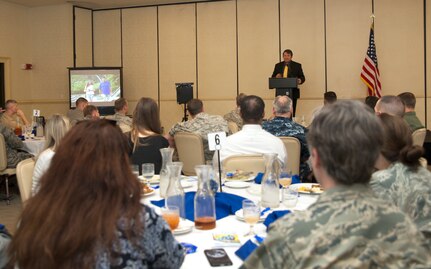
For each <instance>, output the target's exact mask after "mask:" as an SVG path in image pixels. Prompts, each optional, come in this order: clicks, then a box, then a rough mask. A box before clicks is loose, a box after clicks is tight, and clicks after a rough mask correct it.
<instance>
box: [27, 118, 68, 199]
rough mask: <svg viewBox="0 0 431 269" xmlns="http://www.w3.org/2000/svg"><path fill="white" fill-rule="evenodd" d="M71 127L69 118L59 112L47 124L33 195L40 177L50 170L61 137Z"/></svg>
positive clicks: (37, 163)
mask: <svg viewBox="0 0 431 269" xmlns="http://www.w3.org/2000/svg"><path fill="white" fill-rule="evenodd" d="M69 129H70V124H69V120H68V119H67V118H66V117H64V116H62V115H59V114H54V115H52V116H51V118H49V119H48V121H47V123H46V125H45V139H46V143H45V150H44V151H42V152H41V153H40V154H39V156H38V157H37V161H36V164H35V166H34V171H33V183H32V187H31V193H32V195H34V194H36V192H37V191H38V190H39V187H40V186H39V184H40V178H41V177H42V176H43V174H44V173H45V172H46V170H48V168H49V165H50V163H51V159H52V157H53V156H54V153H55V151H56V149H57V147H58V145H59V144H60V141H61V139H62V138H63V136H64V135H65V134H66V133H67V131H68V130H69Z"/></svg>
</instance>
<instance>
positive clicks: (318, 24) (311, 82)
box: [271, 0, 328, 113]
mask: <svg viewBox="0 0 431 269" xmlns="http://www.w3.org/2000/svg"><path fill="white" fill-rule="evenodd" d="M327 2H328V1H327ZM280 16H281V51H280V53H279V54H280V57H281V53H282V52H283V50H285V49H288V48H289V49H291V50H292V51H293V60H294V61H297V62H299V63H301V64H302V69H303V71H304V75H305V79H306V81H305V83H304V84H303V85H301V86H300V89H301V98H302V99H307V98H316V97H322V96H323V92H324V91H325V43H324V40H325V39H324V1H323V0H308V1H301V0H280ZM271 71H272V70H271ZM301 109H302V108H301V107H300V105H299V104H298V106H297V113H302V111H301Z"/></svg>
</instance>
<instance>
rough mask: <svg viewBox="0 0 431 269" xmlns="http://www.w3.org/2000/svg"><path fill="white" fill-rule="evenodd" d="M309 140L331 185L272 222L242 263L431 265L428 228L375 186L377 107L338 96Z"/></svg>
mask: <svg viewBox="0 0 431 269" xmlns="http://www.w3.org/2000/svg"><path fill="white" fill-rule="evenodd" d="M334 130H337V131H336V132H334ZM307 138H308V144H309V145H310V152H311V163H312V167H313V172H314V175H315V176H316V178H317V180H318V181H319V182H320V184H321V185H322V187H323V188H324V190H325V191H324V192H323V193H322V194H321V195H320V196H319V199H318V200H317V201H316V203H314V204H313V205H311V206H310V207H309V208H308V209H307V210H306V211H296V212H295V213H294V214H287V215H286V216H285V217H283V218H281V219H279V220H277V221H275V222H274V223H273V224H272V225H270V227H269V232H268V235H267V237H266V239H265V241H264V242H263V243H261V244H260V246H259V247H258V248H257V249H256V250H255V251H254V252H253V253H252V254H251V255H250V256H249V257H248V258H247V259H246V260H245V263H244V265H243V266H242V267H241V268H430V266H431V255H429V253H430V250H429V249H428V248H427V246H426V242H425V239H424V237H423V236H422V234H421V233H420V232H419V231H418V229H417V228H416V226H415V225H414V224H413V222H412V221H411V220H410V218H409V217H408V216H406V215H405V214H404V213H402V212H401V211H400V210H399V209H398V208H397V207H395V206H394V205H391V204H390V203H385V202H384V201H382V200H380V199H379V198H377V197H376V196H374V193H373V191H372V190H371V189H370V187H369V185H368V182H369V178H370V177H371V173H372V171H373V168H374V163H375V161H376V159H377V157H378V155H379V151H380V147H381V144H382V142H383V138H382V127H381V125H380V123H379V120H378V119H377V117H375V116H374V115H373V114H372V113H371V110H369V109H368V108H366V106H365V105H364V104H363V103H361V102H359V101H337V102H336V103H334V104H333V105H331V106H326V107H324V108H323V109H322V111H321V112H320V113H319V115H317V116H316V118H315V119H314V121H313V123H312V125H311V128H310V130H309V132H308V136H307Z"/></svg>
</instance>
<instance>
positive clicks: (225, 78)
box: [0, 0, 431, 128]
mask: <svg viewBox="0 0 431 269" xmlns="http://www.w3.org/2000/svg"><path fill="white" fill-rule="evenodd" d="M278 2H279V1H278V0H265V1H261V0H232V1H220V2H217V1H216V2H211V3H197V4H193V3H192V4H185V5H184V4H182V5H167V6H159V7H143V8H134V9H122V10H121V9H118V10H109V11H97V12H94V13H93V15H94V16H93V20H94V21H93V23H94V24H93V26H94V29H93V30H94V58H95V62H94V64H95V65H96V66H109V65H115V66H117V65H121V64H122V65H123V69H124V70H123V71H124V89H125V97H126V98H127V99H129V100H130V101H131V102H130V104H131V108H133V106H134V104H135V103H136V101H137V100H138V98H139V97H141V96H150V97H152V98H154V99H157V100H158V101H159V103H160V106H161V113H162V122H163V125H164V126H165V127H167V128H169V127H170V126H171V125H172V124H173V123H174V122H176V121H178V120H180V119H181V117H182V107H181V106H179V105H178V104H176V102H175V99H176V97H175V85H174V84H175V82H193V83H195V85H194V90H195V96H199V97H200V98H202V99H203V100H204V101H205V108H206V111H208V112H211V113H216V114H224V113H225V112H226V111H227V110H229V109H231V108H232V107H233V105H234V101H233V99H234V97H235V95H236V94H237V93H238V92H245V93H247V94H257V95H260V96H262V97H263V98H264V99H265V100H266V101H267V104H268V105H270V100H271V99H272V98H273V95H274V92H273V91H270V90H268V89H267V78H268V77H269V76H270V74H271V72H272V69H273V67H274V64H275V63H276V62H278V61H279V59H280V53H281V51H282V50H283V49H285V48H291V49H292V50H293V51H294V60H296V61H299V62H301V63H302V65H303V68H304V72H305V76H306V78H307V81H306V82H305V84H304V85H302V87H301V91H302V98H301V99H300V100H299V103H298V110H297V111H298V113H297V114H298V116H302V115H304V116H305V117H306V120H307V121H308V120H309V118H310V115H311V112H312V110H313V109H314V107H315V106H317V105H319V104H321V102H322V95H323V93H324V91H325V90H334V91H336V92H337V93H338V95H339V97H340V98H341V99H360V100H362V99H363V98H364V97H365V96H366V93H367V91H366V87H365V86H364V85H363V84H362V83H361V81H360V80H359V74H360V70H361V66H362V62H363V59H364V56H365V52H366V49H367V45H368V34H369V27H370V24H371V20H370V13H371V9H372V6H371V5H372V1H371V0H332V1H326V2H325V1H323V0H308V1H301V0H280V11H279V10H278V9H279V5H278ZM374 3H375V15H376V21H375V31H376V45H377V54H378V60H379V66H380V72H381V79H382V85H383V94H398V93H400V92H401V91H404V90H408V91H412V92H414V93H415V94H416V95H417V97H418V105H417V110H418V114H419V117H420V119H421V120H425V114H427V115H428V121H429V123H431V112H430V110H431V103H428V104H427V110H425V98H424V97H425V93H424V90H425V80H424V78H425V68H424V64H425V62H424V33H423V31H424V25H423V19H424V18H423V10H422V9H423V1H422V0H411V1H402V0H380V1H374ZM325 4H326V6H324V5H325ZM325 10H326V14H325ZM279 13H280V15H281V20H280V26H279V20H278V18H279V17H278V16H279ZM426 14H427V18H426V23H427V28H426V29H427V61H426V65H427V72H428V74H427V81H426V84H427V86H428V87H431V84H430V78H431V71H430V70H431V66H430V65H429V63H430V62H431V60H429V57H430V55H431V51H430V47H431V45H430V44H431V41H430V40H429V37H430V36H431V32H430V31H431V30H430V29H431V23H430V17H431V8H430V6H429V5H427V10H426ZM0 15H1V16H0V23H1V25H2V27H1V28H0V41H1V42H0V60H2V61H8V62H9V63H10V71H11V72H10V77H11V83H10V89H11V90H10V94H8V96H7V97H8V98H16V99H18V100H19V101H21V102H22V103H23V105H24V106H25V108H26V109H27V110H26V111H30V109H31V108H33V107H37V108H42V112H43V113H44V114H47V113H52V112H54V111H59V112H62V113H63V112H65V111H66V110H67V109H68V107H67V95H68V77H67V69H66V68H67V67H70V66H72V65H73V57H72V56H73V55H72V54H73V33H72V30H73V27H72V7H71V6H70V5H61V6H47V7H40V8H25V7H22V6H18V5H13V4H9V3H6V2H3V1H1V0H0ZM325 15H326V21H325ZM77 19H78V20H79V21H77V23H76V26H77V28H76V29H77V31H79V33H77V38H76V42H77V44H76V49H77V64H78V66H84V65H88V64H89V63H90V62H91V61H90V60H91V57H92V54H91V50H90V48H89V44H90V42H91V36H90V33H91V31H90V30H91V29H90V28H89V24H90V22H91V20H90V14H89V13H88V12H86V11H85V10H80V11H78V12H77ZM3 25H5V26H6V27H3ZM325 32H326V35H325ZM279 44H281V45H279ZM28 62H30V63H33V65H34V70H32V71H23V70H20V68H19V66H20V65H21V64H22V63H28ZM325 72H326V73H325ZM427 95H429V94H427ZM428 99H429V98H428ZM427 101H429V100H427ZM33 103H34V105H33ZM45 112H46V113H45ZM266 112H267V113H269V112H270V107H267V110H266Z"/></svg>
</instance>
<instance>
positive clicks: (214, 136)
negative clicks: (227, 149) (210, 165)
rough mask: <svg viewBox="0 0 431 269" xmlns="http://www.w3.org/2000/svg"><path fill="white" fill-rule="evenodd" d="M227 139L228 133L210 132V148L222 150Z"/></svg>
mask: <svg viewBox="0 0 431 269" xmlns="http://www.w3.org/2000/svg"><path fill="white" fill-rule="evenodd" d="M225 141H226V133H225V132H218V133H210V134H208V148H209V149H210V150H212V151H214V150H220V149H221V148H222V146H223V144H224V142H225Z"/></svg>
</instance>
